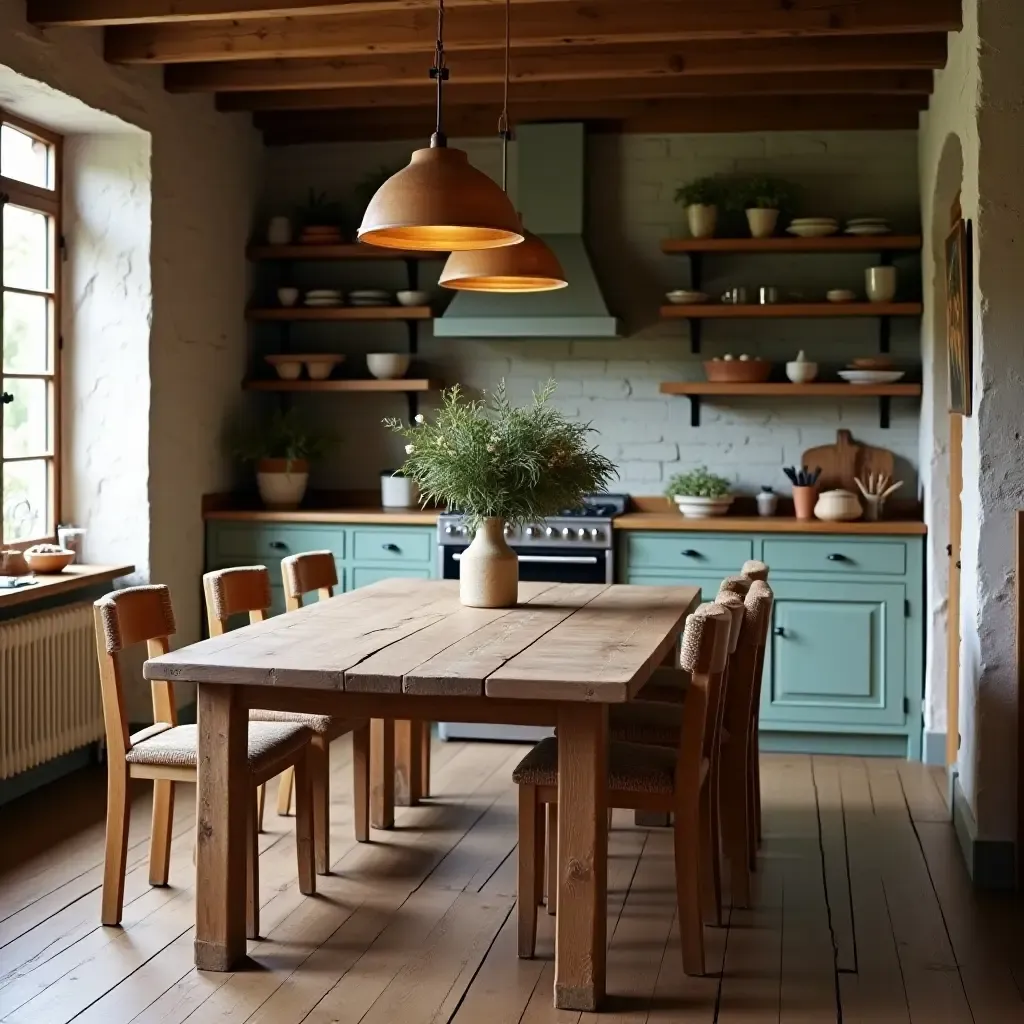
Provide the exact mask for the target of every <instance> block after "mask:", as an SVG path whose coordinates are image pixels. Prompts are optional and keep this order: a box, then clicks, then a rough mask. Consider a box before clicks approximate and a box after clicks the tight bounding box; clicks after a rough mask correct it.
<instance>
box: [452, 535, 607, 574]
mask: <svg viewBox="0 0 1024 1024" xmlns="http://www.w3.org/2000/svg"><path fill="white" fill-rule="evenodd" d="M467 546H468V545H456V544H448V545H444V546H443V547H442V549H441V577H442V579H446V580H457V579H458V578H459V559H460V558H461V556H462V552H463V551H465V550H466V547H467ZM512 550H513V551H514V552H515V553H516V555H517V556H518V557H519V578H520V579H521V580H524V581H527V582H530V581H534V582H540V583H613V582H614V578H613V576H612V561H611V558H612V553H611V551H610V550H603V549H598V550H596V551H581V550H580V549H579V548H570V547H565V548H547V547H546V548H532V549H524V548H517V547H513V548H512Z"/></svg>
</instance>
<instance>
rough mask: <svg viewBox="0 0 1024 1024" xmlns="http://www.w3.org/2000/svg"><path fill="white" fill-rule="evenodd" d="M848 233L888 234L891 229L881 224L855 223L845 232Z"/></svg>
mask: <svg viewBox="0 0 1024 1024" xmlns="http://www.w3.org/2000/svg"><path fill="white" fill-rule="evenodd" d="M844 233H845V234H847V235H888V234H889V233H890V229H889V228H887V227H883V226H882V225H880V224H854V226H853V227H852V228H847V229H846V231H845V232H844Z"/></svg>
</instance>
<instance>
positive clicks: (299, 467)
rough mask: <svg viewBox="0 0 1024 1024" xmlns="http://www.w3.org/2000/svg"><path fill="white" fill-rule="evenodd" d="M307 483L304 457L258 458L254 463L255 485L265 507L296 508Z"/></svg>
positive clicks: (306, 468)
mask: <svg viewBox="0 0 1024 1024" xmlns="http://www.w3.org/2000/svg"><path fill="white" fill-rule="evenodd" d="M308 483H309V463H308V462H306V460H305V459H291V460H288V459H260V461H259V462H258V463H257V464H256V486H257V487H258V488H259V492H260V498H262V499H263V504H264V505H266V506H267V508H278V509H289V508H298V507H299V505H300V504H301V502H302V499H303V497H304V496H305V494H306V485H307V484H308Z"/></svg>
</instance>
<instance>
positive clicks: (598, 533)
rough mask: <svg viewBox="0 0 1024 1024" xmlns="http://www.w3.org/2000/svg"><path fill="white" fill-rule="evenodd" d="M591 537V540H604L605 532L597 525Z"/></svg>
mask: <svg viewBox="0 0 1024 1024" xmlns="http://www.w3.org/2000/svg"><path fill="white" fill-rule="evenodd" d="M590 539H591V540H604V534H603V533H602V532H601V531H600V530H599V529H597V527H596V526H595V527H594V528H593V529H592V530H591V531H590Z"/></svg>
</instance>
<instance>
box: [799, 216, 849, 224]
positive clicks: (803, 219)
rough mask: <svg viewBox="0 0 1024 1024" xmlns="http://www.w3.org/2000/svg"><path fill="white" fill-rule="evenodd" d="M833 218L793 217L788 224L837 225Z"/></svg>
mask: <svg viewBox="0 0 1024 1024" xmlns="http://www.w3.org/2000/svg"><path fill="white" fill-rule="evenodd" d="M838 223H839V221H837V220H836V219H835V217H794V218H793V219H792V220H791V221H790V224H838Z"/></svg>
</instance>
